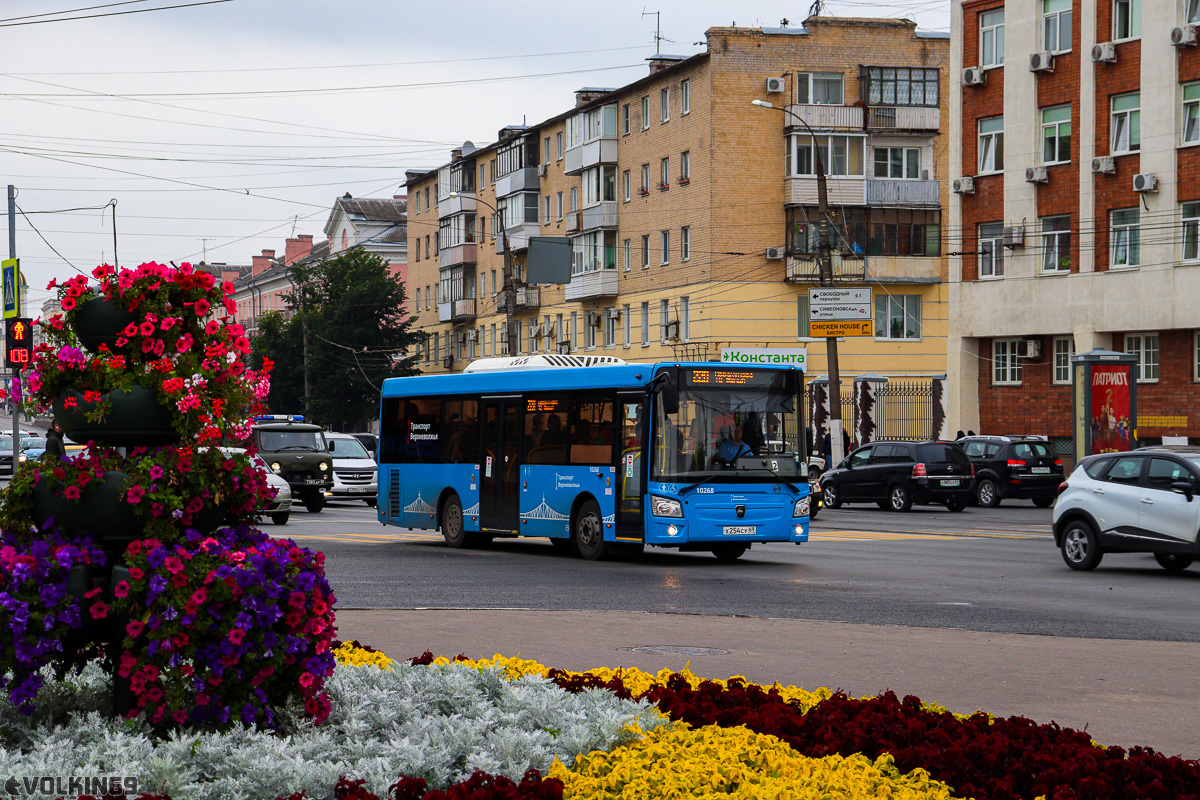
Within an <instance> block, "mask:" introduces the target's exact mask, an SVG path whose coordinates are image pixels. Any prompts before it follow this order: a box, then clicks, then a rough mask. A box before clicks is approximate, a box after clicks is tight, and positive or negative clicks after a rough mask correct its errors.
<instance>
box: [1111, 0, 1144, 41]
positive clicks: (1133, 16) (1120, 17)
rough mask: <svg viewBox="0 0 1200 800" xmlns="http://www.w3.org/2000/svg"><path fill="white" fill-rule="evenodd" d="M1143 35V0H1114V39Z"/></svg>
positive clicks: (1133, 37) (1134, 37)
mask: <svg viewBox="0 0 1200 800" xmlns="http://www.w3.org/2000/svg"><path fill="white" fill-rule="evenodd" d="M1141 35H1142V0H1113V39H1116V40H1118V41H1119V40H1121V39H1136V38H1137V37H1139V36H1141Z"/></svg>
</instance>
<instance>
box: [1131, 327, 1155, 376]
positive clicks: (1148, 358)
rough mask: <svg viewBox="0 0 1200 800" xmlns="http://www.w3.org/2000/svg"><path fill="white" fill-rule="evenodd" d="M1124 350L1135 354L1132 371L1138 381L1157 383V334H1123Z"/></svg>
mask: <svg viewBox="0 0 1200 800" xmlns="http://www.w3.org/2000/svg"><path fill="white" fill-rule="evenodd" d="M1125 352H1126V353H1131V354H1133V355H1135V356H1137V364H1136V365H1135V367H1134V370H1133V373H1134V374H1135V375H1136V376H1137V382H1138V383H1158V334H1157V333H1134V334H1129V333H1127V334H1125Z"/></svg>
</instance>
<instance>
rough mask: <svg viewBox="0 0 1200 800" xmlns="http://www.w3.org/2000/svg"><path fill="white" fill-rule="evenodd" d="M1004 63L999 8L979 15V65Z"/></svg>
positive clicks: (1001, 17) (1002, 30)
mask: <svg viewBox="0 0 1200 800" xmlns="http://www.w3.org/2000/svg"><path fill="white" fill-rule="evenodd" d="M1117 1H1118V2H1120V0H1117ZM1003 63H1004V9H1003V8H998V9H996V10H995V11H985V12H983V13H982V14H980V15H979V66H981V67H998V66H1000V65H1001V64H1003Z"/></svg>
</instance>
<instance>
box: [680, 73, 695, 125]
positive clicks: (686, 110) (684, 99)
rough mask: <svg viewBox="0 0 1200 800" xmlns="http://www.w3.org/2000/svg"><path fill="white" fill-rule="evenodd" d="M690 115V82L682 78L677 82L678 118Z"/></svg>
mask: <svg viewBox="0 0 1200 800" xmlns="http://www.w3.org/2000/svg"><path fill="white" fill-rule="evenodd" d="M690 113H692V82H691V81H690V80H688V79H687V78H684V79H683V80H681V81H680V82H679V116H681V117H682V116H685V115H687V114H690Z"/></svg>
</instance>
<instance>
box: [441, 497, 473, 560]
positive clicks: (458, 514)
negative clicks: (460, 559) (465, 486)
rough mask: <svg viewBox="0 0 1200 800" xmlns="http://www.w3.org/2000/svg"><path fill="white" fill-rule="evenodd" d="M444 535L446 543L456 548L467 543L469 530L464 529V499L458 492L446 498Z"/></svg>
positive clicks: (443, 510)
mask: <svg viewBox="0 0 1200 800" xmlns="http://www.w3.org/2000/svg"><path fill="white" fill-rule="evenodd" d="M442 537H443V538H444V539H445V540H446V544H448V545H450V546H451V547H454V548H458V547H463V546H465V545H466V544H467V532H466V531H465V530H463V510H462V501H461V500H459V499H458V495H456V494H452V495H450V496H449V497H448V498H446V504H445V505H443V506H442Z"/></svg>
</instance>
